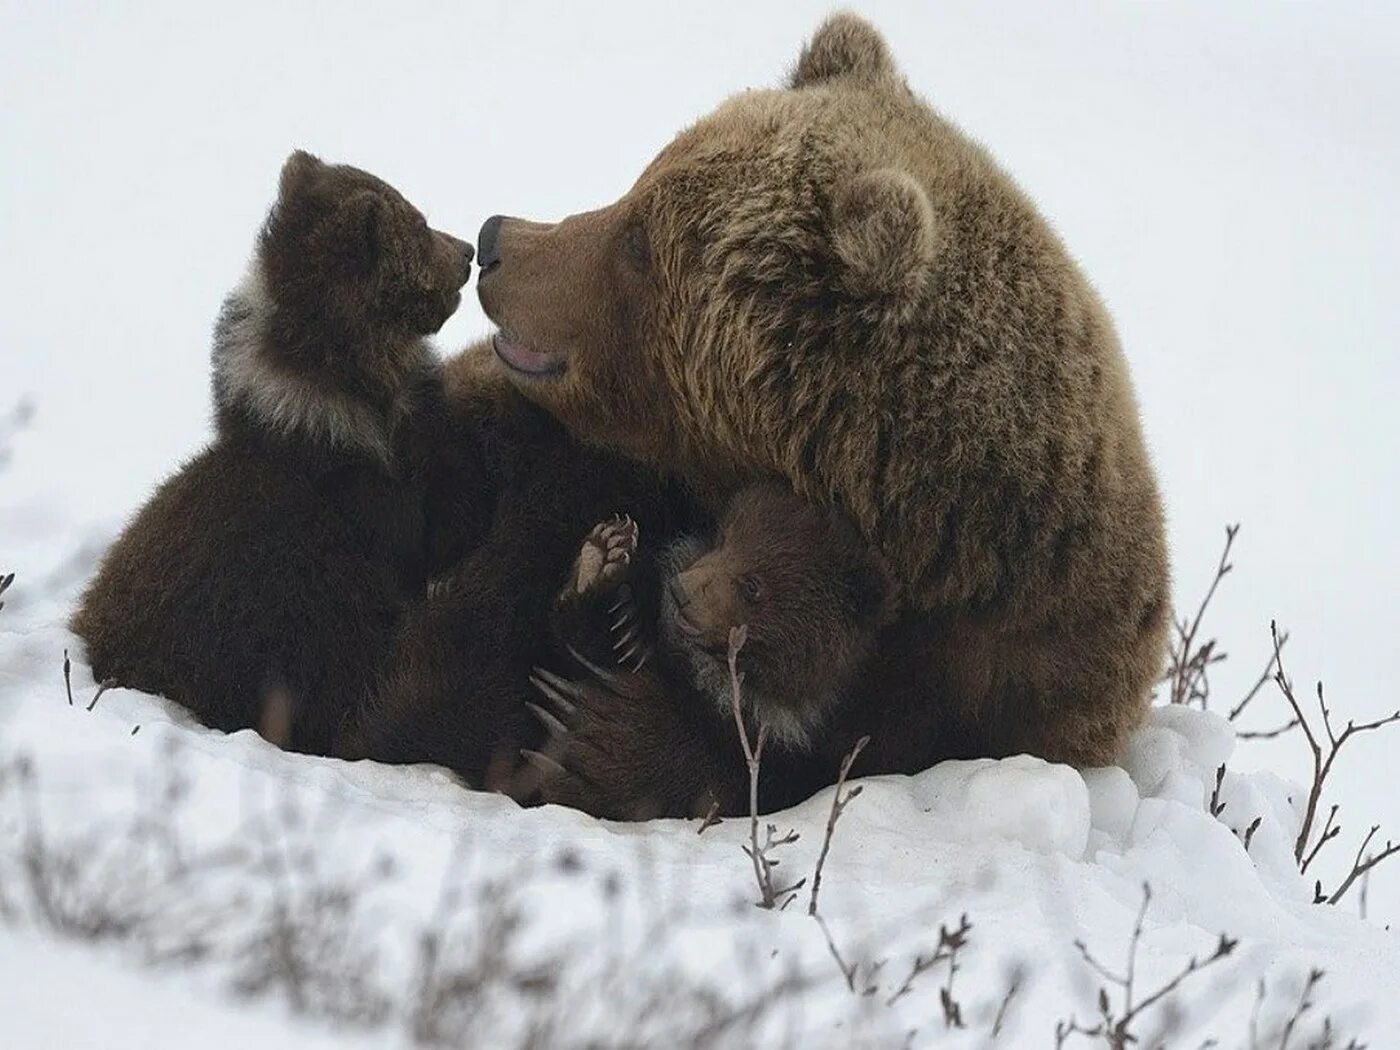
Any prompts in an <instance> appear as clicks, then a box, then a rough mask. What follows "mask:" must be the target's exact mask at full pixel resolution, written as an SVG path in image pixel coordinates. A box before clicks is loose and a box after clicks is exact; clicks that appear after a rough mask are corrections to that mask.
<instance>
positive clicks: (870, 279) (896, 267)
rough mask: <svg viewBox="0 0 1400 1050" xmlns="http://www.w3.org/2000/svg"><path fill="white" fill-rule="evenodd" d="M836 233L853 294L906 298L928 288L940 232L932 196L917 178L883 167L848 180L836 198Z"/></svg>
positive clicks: (833, 208)
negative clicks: (931, 199)
mask: <svg viewBox="0 0 1400 1050" xmlns="http://www.w3.org/2000/svg"><path fill="white" fill-rule="evenodd" d="M831 230H832V239H833V247H834V248H835V250H836V254H837V256H838V257H839V258H840V260H841V263H842V265H843V273H842V282H843V284H844V285H845V287H846V289H847V290H848V291H850V292H851V293H852V294H854V295H856V296H859V297H875V298H903V297H906V296H911V295H914V294H917V293H918V291H919V290H920V289H922V288H923V287H924V285H925V284H926V282H927V280H928V276H929V273H930V270H931V269H932V266H933V260H934V256H935V254H936V253H937V248H938V244H937V241H938V228H937V220H936V219H935V217H934V214H933V206H932V205H931V204H930V203H929V199H928V194H927V193H925V192H924V188H923V187H922V186H920V185H919V183H918V182H917V181H916V180H915V179H914V178H913V176H911V175H908V174H906V173H905V172H902V171H898V170H896V169H894V168H880V169H877V170H875V171H867V172H862V173H861V174H860V175H856V176H854V177H852V178H850V179H848V180H847V181H846V182H844V183H842V184H841V185H839V186H838V187H837V190H836V192H835V194H834V196H833V199H832V204H831Z"/></svg>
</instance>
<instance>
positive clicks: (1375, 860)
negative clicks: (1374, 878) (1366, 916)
mask: <svg viewBox="0 0 1400 1050" xmlns="http://www.w3.org/2000/svg"><path fill="white" fill-rule="evenodd" d="M1380 829H1381V827H1380V825H1379V824H1372V825H1371V830H1370V831H1368V832H1367V833H1366V838H1365V839H1363V840H1362V842H1361V845H1360V846H1359V847H1358V848H1357V850H1356V859H1355V860H1353V861H1352V862H1351V871H1350V872H1349V873H1348V874H1347V877H1346V878H1345V879H1343V880H1342V884H1341V885H1340V886H1338V887H1337V889H1336V890H1335V891H1334V892H1333V893H1332V895H1331V896H1329V897H1328V898H1327V903H1328V904H1336V903H1338V902H1339V901H1340V900H1341V899H1342V898H1343V897H1345V896H1346V892H1347V890H1349V889H1351V887H1352V883H1354V882H1355V881H1356V880H1357V879H1359V878H1361V877H1363V876H1367V877H1369V876H1370V873H1371V869H1372V868H1374V867H1375V866H1376V865H1377V864H1379V863H1381V861H1383V860H1385V859H1386V858H1387V857H1393V856H1395V854H1397V853H1400V842H1391V841H1390V840H1389V839H1386V841H1385V849H1383V850H1381V851H1380V852H1379V853H1374V854H1369V855H1367V856H1366V859H1365V860H1364V861H1363V860H1362V859H1361V858H1362V855H1363V854H1365V853H1366V847H1367V846H1369V845H1370V844H1371V839H1373V838H1375V835H1376V832H1378V831H1380Z"/></svg>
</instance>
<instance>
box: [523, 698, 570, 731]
mask: <svg viewBox="0 0 1400 1050" xmlns="http://www.w3.org/2000/svg"><path fill="white" fill-rule="evenodd" d="M525 706H526V707H528V708H529V709H530V711H531V713H532V714H533V715H534V716H535V717H536V718H538V719H539V720H540V722H541V723H542V724H543V725H544V727H545V729H547V730H549V735H550V736H552V737H558V738H560V739H563V738H566V737H567V736H568V735H569V727H568V726H566V725H565V724H564V723H563V722H561V721H559V719H557V718H555V717H554V715H552V714H550V713H549V712H548V711H546V710H545V709H544V708H543V707H541V706H540V705H539V704H532V703H530V702H529V701H528V700H527V701H526V702H525Z"/></svg>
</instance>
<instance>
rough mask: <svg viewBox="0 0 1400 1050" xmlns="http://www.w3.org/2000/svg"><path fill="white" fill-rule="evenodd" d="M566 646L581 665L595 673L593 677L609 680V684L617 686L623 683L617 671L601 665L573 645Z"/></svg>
mask: <svg viewBox="0 0 1400 1050" xmlns="http://www.w3.org/2000/svg"><path fill="white" fill-rule="evenodd" d="M566 648H567V649H568V650H569V655H570V656H572V657H573V658H574V659H575V660H577V661H578V662H579V666H581V667H582V668H583V669H584V670H585V671H587V672H588V673H589V674H591V675H593V677H595V678H598V679H601V680H602V681H604V682H607V683H608V685H610V686H613V687H617V686H619V685H621V684H622V678H621V677H619V676H618V675H617V674H616V673H614V672H612V671H609V670H607V669H605V668H602V667H599V666H598V665H597V664H595V663H594V662H593V661H592V660H590V659H589V658H588V657H586V656H584V655H583V653H581V652H579V651H578V650H577V649H575V648H574V647H573V646H572V645H570V646H566Z"/></svg>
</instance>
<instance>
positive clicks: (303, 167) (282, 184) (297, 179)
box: [277, 149, 325, 199]
mask: <svg viewBox="0 0 1400 1050" xmlns="http://www.w3.org/2000/svg"><path fill="white" fill-rule="evenodd" d="M323 168H325V165H324V164H322V163H321V161H320V159H319V158H317V157H315V156H313V155H312V154H310V153H307V152H306V150H304V149H299V150H294V151H293V152H292V155H291V156H290V157H288V158H287V160H286V162H285V163H284V164H283V165H282V174H281V176H280V177H279V178H278V180H277V195H278V196H279V197H282V198H284V199H285V198H287V197H291V196H293V195H294V194H295V193H296V192H297V190H299V189H300V188H301V187H303V186H305V185H306V184H307V183H309V182H310V181H311V180H312V179H313V178H315V176H316V175H317V174H318V173H319V172H320V171H321V170H322V169H323Z"/></svg>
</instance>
